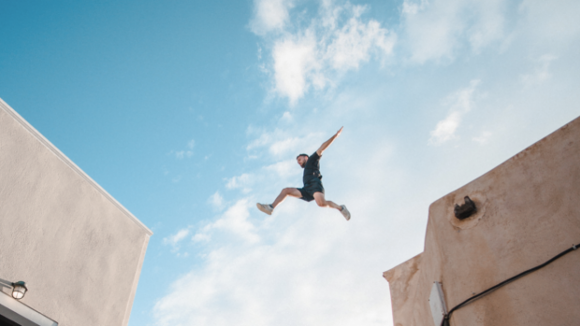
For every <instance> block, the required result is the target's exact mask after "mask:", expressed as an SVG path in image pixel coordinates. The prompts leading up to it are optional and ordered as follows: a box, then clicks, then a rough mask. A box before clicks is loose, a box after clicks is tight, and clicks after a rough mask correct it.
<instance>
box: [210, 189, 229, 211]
mask: <svg viewBox="0 0 580 326" xmlns="http://www.w3.org/2000/svg"><path fill="white" fill-rule="evenodd" d="M208 203H209V204H210V205H211V206H212V207H213V208H215V209H217V210H222V209H223V208H224V204H225V202H224V197H222V195H221V194H220V192H219V191H216V192H215V193H214V194H213V195H211V196H210V197H209V199H208Z"/></svg>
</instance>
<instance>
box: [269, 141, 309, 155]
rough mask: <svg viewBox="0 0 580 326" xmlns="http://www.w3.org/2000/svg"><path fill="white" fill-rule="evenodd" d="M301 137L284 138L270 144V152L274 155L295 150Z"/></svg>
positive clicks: (299, 143)
mask: <svg viewBox="0 0 580 326" xmlns="http://www.w3.org/2000/svg"><path fill="white" fill-rule="evenodd" d="M302 141H303V140H302V139H301V138H298V137H291V138H286V139H283V140H279V141H277V142H275V143H273V144H272V145H270V153H272V154H273V155H275V156H281V155H283V154H287V153H289V152H296V150H297V148H298V147H299V146H300V145H301V143H302Z"/></svg>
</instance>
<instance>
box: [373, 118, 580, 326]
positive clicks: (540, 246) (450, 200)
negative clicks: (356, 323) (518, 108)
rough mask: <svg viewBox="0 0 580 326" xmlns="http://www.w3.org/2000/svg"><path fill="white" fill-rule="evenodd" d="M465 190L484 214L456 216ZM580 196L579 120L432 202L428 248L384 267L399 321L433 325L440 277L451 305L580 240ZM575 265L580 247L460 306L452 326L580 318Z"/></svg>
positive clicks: (399, 325)
mask: <svg viewBox="0 0 580 326" xmlns="http://www.w3.org/2000/svg"><path fill="white" fill-rule="evenodd" d="M466 195H467V196H469V197H470V198H472V199H473V200H474V201H475V203H476V205H477V207H478V212H477V214H475V215H474V216H472V217H470V218H468V219H467V220H464V221H459V220H457V219H456V218H455V217H454V213H453V207H454V205H455V204H456V203H458V204H461V203H463V197H464V196H466ZM579 203H580V118H578V119H576V120H574V121H572V122H570V123H569V124H567V125H566V126H564V127H562V128H560V129H559V130H557V131H556V132H554V133H553V134H551V135H549V136H548V137H546V138H544V139H542V140H541V141H539V142H538V143H536V144H534V145H532V146H530V147H529V148H527V149H526V150H524V151H522V152H521V153H519V154H517V155H516V156H514V157H512V158H511V159H509V160H508V161H506V162H504V163H503V164H501V165H500V166H498V167H496V168H495V169H493V170H492V171H490V172H488V173H486V174H485V175H483V176H481V177H480V178H478V179H476V180H474V181H473V182H470V183H469V184H467V185H465V186H463V187H461V188H460V189H458V190H456V191H454V192H452V193H450V194H448V195H446V196H445V197H443V198H441V199H439V200H437V201H436V202H434V203H433V204H432V205H431V206H430V208H429V221H428V225H427V233H426V239H425V248H424V252H423V253H422V254H421V255H419V256H417V257H415V258H413V259H411V260H410V261H408V262H405V263H403V264H401V265H399V266H397V267H395V268H393V269H391V270H390V271H387V272H385V273H384V276H385V278H387V280H388V281H389V284H390V288H391V300H392V306H393V316H394V324H395V325H396V326H413V325H416V326H425V325H433V319H432V317H431V312H430V308H429V303H428V298H429V294H430V291H431V286H432V284H433V282H435V281H439V282H441V283H442V287H443V292H444V296H445V301H446V304H447V307H448V309H451V308H452V307H454V306H455V305H457V304H458V303H460V302H462V301H464V300H465V299H468V298H469V297H471V296H472V295H473V294H475V293H479V292H481V291H483V290H486V289H488V288H489V287H491V286H493V285H495V284H497V283H499V282H501V281H504V280H506V279H508V278H510V277H512V276H514V275H516V274H519V273H520V272H523V271H525V270H527V269H529V268H532V267H535V266H536V265H539V264H541V263H543V262H545V261H547V260H548V259H550V258H552V257H553V256H555V255H556V254H558V253H560V252H561V251H563V250H565V249H567V248H570V247H571V246H572V245H573V244H577V243H580V205H579ZM419 257H420V259H419ZM578 271H580V250H577V251H574V252H571V253H570V254H568V255H566V256H564V257H563V258H560V259H559V260H557V261H556V262H554V263H552V264H551V265H548V266H547V267H545V268H543V269H541V270H538V271H536V272H534V273H532V274H530V275H527V276H525V277H524V278H521V279H519V280H517V281H515V282H513V283H511V284H508V285H507V286H505V287H503V288H500V289H498V290H496V291H494V292H493V293H491V294H489V295H487V296H485V297H483V298H482V299H479V300H477V301H475V302H473V303H471V304H469V305H467V306H465V307H463V308H461V309H459V310H457V311H456V312H454V313H453V315H452V317H451V326H455V325H457V326H459V325H461V326H476V325H477V326H480V325H488V326H491V325H510V326H518V325H521V326H524V325H525V326H528V325H578V324H579V321H580V309H577V303H578V302H580V276H579V275H580V274H579V273H578Z"/></svg>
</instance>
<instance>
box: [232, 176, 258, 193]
mask: <svg viewBox="0 0 580 326" xmlns="http://www.w3.org/2000/svg"><path fill="white" fill-rule="evenodd" d="M251 183H252V176H251V175H249V174H247V173H244V174H242V175H240V176H236V177H232V178H230V179H229V180H228V181H227V182H226V188H227V189H239V188H241V189H242V191H243V192H245V193H247V192H249V191H250V190H251V189H250V188H249V186H250V185H251Z"/></svg>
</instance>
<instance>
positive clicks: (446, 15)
mask: <svg viewBox="0 0 580 326" xmlns="http://www.w3.org/2000/svg"><path fill="white" fill-rule="evenodd" d="M505 11H506V3H505V1H501V0H477V1H466V0H434V1H425V0H405V1H404V2H403V7H402V19H403V30H404V33H405V35H404V44H405V47H406V48H407V50H408V51H409V55H410V60H411V61H412V62H415V63H420V64H422V63H425V62H427V61H436V62H450V61H452V60H454V59H455V57H456V55H457V51H459V50H461V49H462V48H463V47H468V48H470V49H471V50H472V51H473V52H475V53H479V52H480V51H481V50H482V49H483V48H485V47H487V46H489V45H492V44H494V43H495V42H498V41H500V40H501V39H502V37H504V34H505V31H504V30H505Z"/></svg>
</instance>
